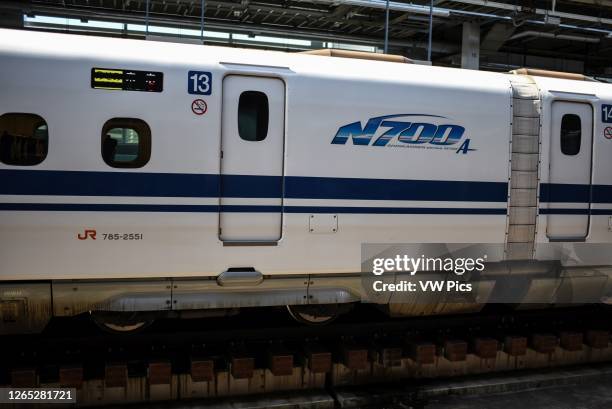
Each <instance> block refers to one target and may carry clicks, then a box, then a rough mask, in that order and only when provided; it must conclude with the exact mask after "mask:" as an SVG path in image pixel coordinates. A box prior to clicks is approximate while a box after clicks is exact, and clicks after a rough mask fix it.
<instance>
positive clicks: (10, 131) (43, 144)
mask: <svg viewBox="0 0 612 409" xmlns="http://www.w3.org/2000/svg"><path fill="white" fill-rule="evenodd" d="M48 145H49V130H48V128H47V122H45V120H44V119H42V118H41V117H40V116H38V115H35V114H22V113H10V114H4V115H2V116H0V162H2V163H4V164H5V165H15V166H33V165H38V164H39V163H41V162H42V161H43V160H45V158H46V157H47V149H48Z"/></svg>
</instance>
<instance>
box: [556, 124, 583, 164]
mask: <svg viewBox="0 0 612 409" xmlns="http://www.w3.org/2000/svg"><path fill="white" fill-rule="evenodd" d="M581 128H582V125H581V123H580V117H579V116H578V115H575V114H565V115H563V118H562V119H561V152H563V154H564V155H569V156H575V155H578V152H580V139H581Z"/></svg>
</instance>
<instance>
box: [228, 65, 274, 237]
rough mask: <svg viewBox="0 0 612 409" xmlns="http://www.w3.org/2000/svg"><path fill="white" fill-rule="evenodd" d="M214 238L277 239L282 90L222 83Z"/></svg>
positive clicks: (232, 78)
mask: <svg viewBox="0 0 612 409" xmlns="http://www.w3.org/2000/svg"><path fill="white" fill-rule="evenodd" d="M222 111H223V113H222V123H221V126H222V129H221V182H220V183H221V185H220V205H221V207H220V213H219V238H220V239H221V240H222V241H224V242H275V241H278V240H279V239H280V238H281V232H282V205H283V156H284V139H285V84H284V82H283V81H281V80H279V79H275V78H264V77H250V76H241V75H229V76H227V77H225V79H224V80H223V109H222Z"/></svg>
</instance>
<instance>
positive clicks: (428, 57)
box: [427, 0, 433, 62]
mask: <svg viewBox="0 0 612 409" xmlns="http://www.w3.org/2000/svg"><path fill="white" fill-rule="evenodd" d="M432 33H433V0H430V2H429V37H428V41H427V61H429V62H431V36H432Z"/></svg>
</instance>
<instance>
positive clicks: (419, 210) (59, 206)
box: [0, 203, 506, 215]
mask: <svg viewBox="0 0 612 409" xmlns="http://www.w3.org/2000/svg"><path fill="white" fill-rule="evenodd" d="M219 210H221V211H223V212H240V213H276V212H281V211H284V212H285V213H352V214H467V215H469V214H497V215H505V214H506V209H505V208H497V209H489V208H448V207H445V208H440V207H337V206H284V207H281V206H260V205H253V206H250V205H223V206H217V205H167V204H165V205H159V204H99V203H95V204H85V203H0V211H49V212H173V213H178V212H187V213H211V212H213V213H217V212H218V211H219Z"/></svg>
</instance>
